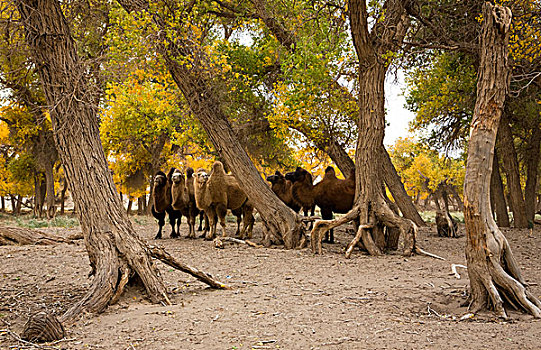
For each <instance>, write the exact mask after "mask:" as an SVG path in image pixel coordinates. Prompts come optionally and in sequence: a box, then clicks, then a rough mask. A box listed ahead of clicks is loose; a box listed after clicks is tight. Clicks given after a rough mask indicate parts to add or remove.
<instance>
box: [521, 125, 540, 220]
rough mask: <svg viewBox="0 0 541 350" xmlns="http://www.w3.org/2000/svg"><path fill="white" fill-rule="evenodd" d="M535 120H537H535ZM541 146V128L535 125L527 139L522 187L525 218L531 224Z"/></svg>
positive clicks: (533, 216) (533, 215)
mask: <svg viewBox="0 0 541 350" xmlns="http://www.w3.org/2000/svg"><path fill="white" fill-rule="evenodd" d="M536 120H537V118H536ZM540 144H541V128H539V125H538V124H537V123H536V125H534V126H533V128H532V135H531V137H530V138H529V139H528V142H527V146H526V147H527V148H526V154H525V156H524V158H525V159H524V162H525V163H526V186H525V187H524V201H525V205H526V217H527V219H528V221H529V222H531V223H533V222H534V218H535V205H536V199H537V184H538V176H539V174H538V169H539V147H540Z"/></svg>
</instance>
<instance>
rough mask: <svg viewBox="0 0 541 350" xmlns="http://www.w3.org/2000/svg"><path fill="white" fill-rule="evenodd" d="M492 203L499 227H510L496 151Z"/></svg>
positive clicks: (491, 186) (491, 184) (491, 178)
mask: <svg viewBox="0 0 541 350" xmlns="http://www.w3.org/2000/svg"><path fill="white" fill-rule="evenodd" d="M490 203H491V204H492V210H493V211H494V212H495V213H496V223H497V224H498V226H499V227H509V214H508V213H507V203H506V202H505V193H504V192H503V182H502V177H501V175H500V166H499V161H498V154H497V152H496V150H494V160H493V164H492V174H491V176H490Z"/></svg>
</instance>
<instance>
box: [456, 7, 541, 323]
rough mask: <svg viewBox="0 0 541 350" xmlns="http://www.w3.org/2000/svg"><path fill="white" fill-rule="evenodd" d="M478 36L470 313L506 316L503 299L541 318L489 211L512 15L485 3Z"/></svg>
mask: <svg viewBox="0 0 541 350" xmlns="http://www.w3.org/2000/svg"><path fill="white" fill-rule="evenodd" d="M482 18H483V24H482V33H481V37H480V60H481V64H480V66H479V75H478V81H477V101H476V104H475V110H474V115H473V120H472V125H471V134H470V140H469V143H468V160H467V166H466V177H465V180H464V219H465V222H466V232H467V247H466V258H467V261H468V275H469V277H470V286H471V304H470V310H471V311H473V312H474V313H475V312H478V311H480V310H482V309H485V308H489V307H491V308H493V309H494V310H495V312H496V313H497V314H498V315H499V316H501V317H503V318H507V314H506V312H505V309H504V307H503V302H504V300H503V299H502V296H503V297H504V298H505V300H506V301H508V302H509V303H510V304H511V305H512V306H515V307H520V308H522V309H524V310H526V311H527V312H529V313H531V314H532V315H534V316H535V317H538V318H539V317H541V311H540V307H541V303H540V302H539V301H538V300H537V298H536V297H535V296H534V295H532V294H531V293H530V292H528V291H527V290H526V288H525V286H524V279H523V278H522V276H521V273H520V269H519V266H518V264H517V262H516V260H515V258H514V256H513V253H512V252H511V248H510V246H509V243H508V242H507V239H506V238H505V236H504V235H503V234H502V233H501V231H500V229H499V228H498V226H497V225H496V223H495V221H494V219H493V217H492V215H491V209H490V176H491V172H492V165H493V159H494V157H493V151H494V144H495V141H496V132H497V129H498V124H499V122H500V118H501V115H502V109H503V105H504V101H505V96H506V93H507V89H508V85H509V66H508V62H507V61H508V48H507V46H508V40H509V26H510V24H511V11H510V10H509V9H508V8H506V7H501V6H498V5H496V6H493V5H491V4H490V3H488V2H486V3H485V5H484V7H483V17H482Z"/></svg>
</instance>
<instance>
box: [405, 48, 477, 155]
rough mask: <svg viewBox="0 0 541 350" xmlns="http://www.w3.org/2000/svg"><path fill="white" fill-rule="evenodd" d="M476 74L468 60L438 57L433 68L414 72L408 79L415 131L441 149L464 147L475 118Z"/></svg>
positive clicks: (408, 101) (455, 56)
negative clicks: (420, 130) (420, 131)
mask: <svg viewBox="0 0 541 350" xmlns="http://www.w3.org/2000/svg"><path fill="white" fill-rule="evenodd" d="M476 74H477V73H476V71H475V69H474V67H473V62H472V61H471V59H470V58H468V56H466V55H464V54H460V53H442V54H439V55H435V56H434V57H433V61H432V62H431V63H430V64H427V65H424V66H421V67H418V68H415V69H413V70H412V71H411V72H410V75H409V77H408V78H407V79H406V82H407V84H408V90H407V95H406V104H407V108H408V109H409V110H410V111H412V112H414V113H415V119H414V120H413V122H412V123H411V130H419V129H422V130H423V131H424V134H422V135H421V136H422V138H423V140H425V141H426V142H428V143H429V144H430V145H431V146H433V147H435V148H438V149H449V148H460V147H462V146H464V142H465V140H466V138H467V132H468V127H469V124H470V121H471V117H472V115H473V108H474V106H475V94H476V83H477V77H476Z"/></svg>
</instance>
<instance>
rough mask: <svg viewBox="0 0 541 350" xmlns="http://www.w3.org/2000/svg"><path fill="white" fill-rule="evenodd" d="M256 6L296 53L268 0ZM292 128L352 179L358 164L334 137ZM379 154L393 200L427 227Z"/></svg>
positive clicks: (282, 41) (291, 37)
mask: <svg viewBox="0 0 541 350" xmlns="http://www.w3.org/2000/svg"><path fill="white" fill-rule="evenodd" d="M254 4H255V10H256V14H255V17H257V18H259V19H261V20H262V21H263V23H265V25H266V26H267V28H268V29H269V30H270V31H271V32H272V33H273V34H274V36H275V37H276V39H277V40H278V42H280V44H281V45H282V46H283V47H285V48H286V49H287V50H288V51H290V52H295V50H296V38H295V35H294V34H293V33H290V32H288V31H287V30H286V28H285V27H284V26H283V25H282V24H281V23H280V22H279V21H277V20H276V19H275V18H274V17H273V16H271V15H270V14H269V13H268V11H267V10H266V1H264V0H257V1H255V2H254ZM329 81H330V82H333V84H334V85H335V88H336V89H338V90H340V91H343V93H344V96H346V98H348V99H350V100H352V101H355V102H357V103H358V101H357V100H356V99H355V97H354V96H353V95H352V94H351V93H349V91H347V90H346V89H344V88H343V87H342V86H340V85H339V84H338V83H337V82H336V81H335V80H334V79H333V78H331V77H329ZM292 128H294V129H295V130H297V131H299V132H300V133H302V134H303V135H304V136H305V137H306V138H307V139H309V140H311V141H312V142H314V144H315V145H316V147H317V148H318V149H319V150H321V151H323V152H325V153H327V155H328V156H329V157H330V158H331V159H332V161H333V162H334V163H335V164H336V166H337V167H338V168H339V169H340V171H341V172H342V174H344V176H346V177H347V176H349V174H351V172H352V171H353V170H354V169H355V163H354V162H353V160H352V159H351V157H350V156H349V155H348V154H347V153H346V151H345V150H344V147H342V145H340V144H339V143H338V141H337V140H336V139H335V138H334V137H333V135H325V137H322V138H315V139H314V138H313V136H312V135H317V132H313V131H312V130H310V127H309V126H307V125H299V126H292ZM380 151H381V156H382V157H383V158H382V163H381V164H382V166H383V175H384V181H385V183H386V184H387V187H388V188H389V191H391V194H392V195H393V198H394V200H395V201H396V203H397V204H398V206H399V208H400V211H401V212H402V215H403V216H404V217H405V218H408V219H410V220H412V221H413V222H415V223H416V224H417V225H418V226H425V225H426V223H425V222H424V221H423V219H422V218H421V216H420V215H419V212H418V211H417V209H416V208H415V206H414V205H413V202H412V200H411V198H410V197H409V196H408V194H407V192H406V190H405V189H404V185H403V184H402V180H401V178H400V176H399V175H398V173H397V172H396V169H395V168H394V165H393V163H392V162H391V158H390V157H389V154H388V153H387V150H386V149H385V147H384V146H383V143H382V144H381V150H380Z"/></svg>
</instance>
